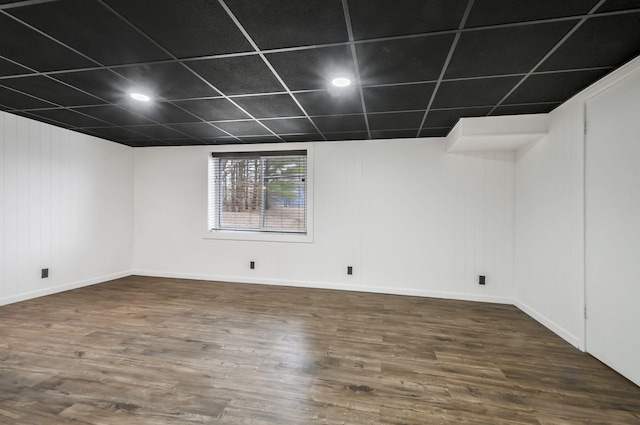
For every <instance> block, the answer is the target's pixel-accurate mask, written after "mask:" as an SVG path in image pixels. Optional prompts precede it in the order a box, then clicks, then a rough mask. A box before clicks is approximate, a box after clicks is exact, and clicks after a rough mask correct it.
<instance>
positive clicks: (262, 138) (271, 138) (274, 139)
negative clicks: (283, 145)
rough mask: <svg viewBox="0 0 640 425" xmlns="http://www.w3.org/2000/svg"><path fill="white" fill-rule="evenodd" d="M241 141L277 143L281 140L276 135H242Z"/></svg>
mask: <svg viewBox="0 0 640 425" xmlns="http://www.w3.org/2000/svg"><path fill="white" fill-rule="evenodd" d="M242 142H243V143H279V142H281V140H280V139H278V138H277V137H276V136H245V137H242Z"/></svg>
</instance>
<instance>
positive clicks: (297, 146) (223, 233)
mask: <svg viewBox="0 0 640 425" xmlns="http://www.w3.org/2000/svg"><path fill="white" fill-rule="evenodd" d="M300 151H306V156H307V177H306V192H307V193H306V204H307V211H306V230H307V231H306V233H294V232H277V231H256V230H246V229H242V230H234V229H210V228H209V226H210V224H211V223H210V221H209V218H210V216H211V210H210V208H212V207H213V206H214V205H215V203H214V202H212V196H215V195H214V194H213V191H212V190H211V189H212V188H211V184H212V183H211V182H212V176H211V170H212V168H213V167H212V161H214V158H213V157H214V156H215V154H226V155H228V154H233V153H239V154H244V155H246V154H251V153H256V154H259V153H260V152H269V153H271V154H275V153H277V154H281V155H283V156H286V155H290V154H292V152H293V153H295V152H298V153H299V152H300ZM313 162H314V161H313V144H311V143H287V145H286V146H283V145H281V144H277V145H274V144H257V145H251V146H239V145H226V146H219V147H216V148H214V149H211V147H209V149H207V172H206V175H207V183H206V188H207V203H206V208H205V210H206V234H205V237H204V239H221V240H246V241H265V242H294V243H295V242H298V243H312V242H313Z"/></svg>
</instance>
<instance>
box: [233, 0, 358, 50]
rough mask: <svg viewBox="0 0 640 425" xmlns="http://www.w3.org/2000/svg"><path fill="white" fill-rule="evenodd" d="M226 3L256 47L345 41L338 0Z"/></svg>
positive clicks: (242, 1) (342, 16)
mask: <svg viewBox="0 0 640 425" xmlns="http://www.w3.org/2000/svg"><path fill="white" fill-rule="evenodd" d="M227 5H229V7H230V8H231V10H232V12H233V13H234V15H235V16H236V17H237V18H238V20H239V21H240V23H241V24H242V26H243V27H244V28H245V29H246V30H247V32H248V33H249V35H250V36H251V38H252V39H253V41H255V42H256V44H257V45H258V47H260V49H275V48H279V47H292V46H306V45H313V44H325V43H337V42H341V41H348V40H349V36H348V35H347V27H346V25H345V20H344V11H343V8H342V2H341V0H304V1H300V0H260V1H246V0H227ZM284 28H286V30H283V29H284Z"/></svg>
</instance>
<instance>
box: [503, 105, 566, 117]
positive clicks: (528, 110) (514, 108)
mask: <svg viewBox="0 0 640 425" xmlns="http://www.w3.org/2000/svg"><path fill="white" fill-rule="evenodd" d="M560 105H561V103H560V102H556V103H540V104H533V105H503V106H498V107H497V108H496V109H495V111H493V112H492V113H491V115H492V116H496V115H521V114H546V113H548V112H551V111H553V110H554V109H555V108H557V107H558V106H560Z"/></svg>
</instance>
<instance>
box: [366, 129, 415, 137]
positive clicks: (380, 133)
mask: <svg viewBox="0 0 640 425" xmlns="http://www.w3.org/2000/svg"><path fill="white" fill-rule="evenodd" d="M417 132H418V130H417V129H411V130H375V131H374V130H372V131H371V138H373V139H408V138H413V137H416V134H417Z"/></svg>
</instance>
